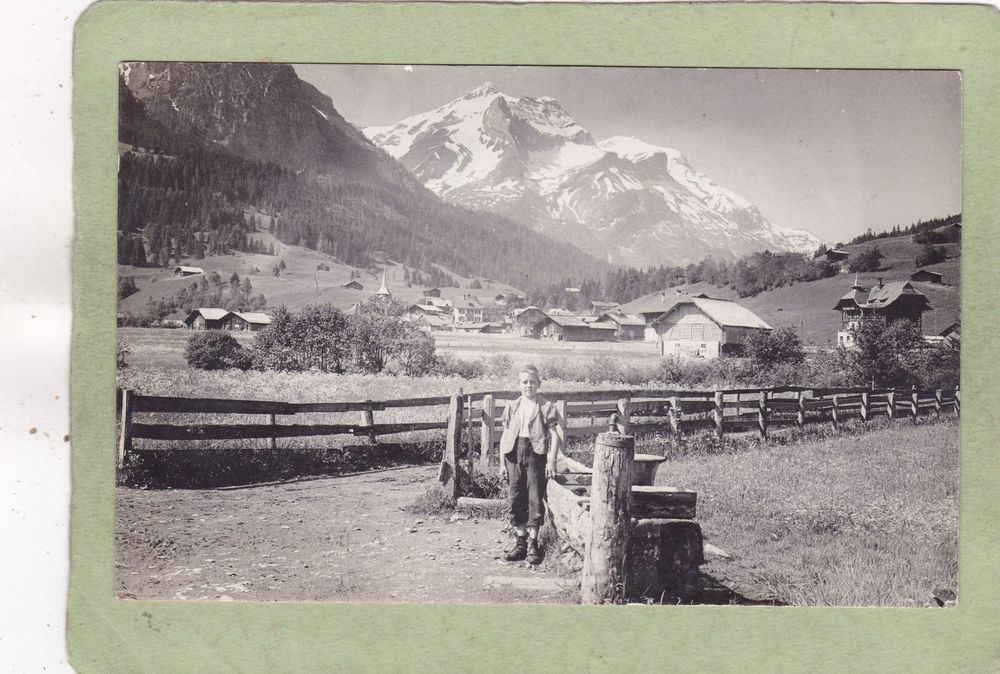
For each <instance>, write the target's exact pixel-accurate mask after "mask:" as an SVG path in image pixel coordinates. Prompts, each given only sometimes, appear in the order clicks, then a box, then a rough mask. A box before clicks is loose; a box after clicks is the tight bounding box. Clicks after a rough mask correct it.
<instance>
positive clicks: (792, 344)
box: [743, 326, 805, 373]
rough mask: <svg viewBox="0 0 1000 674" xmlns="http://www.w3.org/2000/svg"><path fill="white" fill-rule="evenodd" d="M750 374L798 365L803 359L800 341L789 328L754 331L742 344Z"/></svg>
mask: <svg viewBox="0 0 1000 674" xmlns="http://www.w3.org/2000/svg"><path fill="white" fill-rule="evenodd" d="M743 346H744V349H745V351H746V355H747V356H748V357H749V359H750V368H751V373H760V372H765V371H766V370H768V369H770V368H773V367H774V366H775V365H783V364H787V365H799V364H801V363H802V361H803V360H804V359H805V353H804V352H803V351H802V340H800V339H799V336H798V335H797V334H796V333H795V329H794V328H791V327H789V326H785V327H782V328H778V329H777V330H772V331H770V332H764V331H762V330H755V331H753V332H751V333H750V334H749V335H747V338H746V341H745V342H744V345H743Z"/></svg>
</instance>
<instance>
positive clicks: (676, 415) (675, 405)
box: [670, 396, 681, 439]
mask: <svg viewBox="0 0 1000 674" xmlns="http://www.w3.org/2000/svg"><path fill="white" fill-rule="evenodd" d="M670 430H671V431H672V432H673V434H674V439H677V438H679V437H680V435H681V399H680V398H678V397H677V396H673V397H672V398H671V399H670Z"/></svg>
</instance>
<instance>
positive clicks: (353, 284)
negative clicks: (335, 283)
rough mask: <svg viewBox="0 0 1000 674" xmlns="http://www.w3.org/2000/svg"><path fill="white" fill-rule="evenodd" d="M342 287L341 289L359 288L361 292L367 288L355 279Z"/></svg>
mask: <svg viewBox="0 0 1000 674" xmlns="http://www.w3.org/2000/svg"><path fill="white" fill-rule="evenodd" d="M340 287H341V288H358V289H359V290H364V289H365V287H364V286H363V285H361V284H360V283H359V282H358V281H356V280H355V279H351V280H350V281H348V282H347V283H343V284H341V286H340Z"/></svg>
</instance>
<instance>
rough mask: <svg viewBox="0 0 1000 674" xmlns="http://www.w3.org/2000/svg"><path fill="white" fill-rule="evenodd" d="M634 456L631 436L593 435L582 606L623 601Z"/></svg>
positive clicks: (582, 580)
mask: <svg viewBox="0 0 1000 674" xmlns="http://www.w3.org/2000/svg"><path fill="white" fill-rule="evenodd" d="M634 459H635V439H634V438H633V437H632V436H629V435H619V434H618V433H601V434H600V435H598V436H597V444H596V445H595V446H594V471H593V478H592V480H591V487H590V493H591V498H590V517H591V527H590V537H589V540H588V541H587V544H586V546H585V547H584V557H583V574H582V579H581V585H580V602H581V603H583V604H609V603H623V602H624V598H625V587H624V586H625V552H626V551H627V550H628V538H629V528H630V527H631V509H632V508H631V499H632V462H633V461H634Z"/></svg>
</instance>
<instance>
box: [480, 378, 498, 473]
mask: <svg viewBox="0 0 1000 674" xmlns="http://www.w3.org/2000/svg"><path fill="white" fill-rule="evenodd" d="M495 416H496V405H495V404H494V401H493V394H492V393H487V394H486V395H484V396H483V413H482V420H483V425H482V428H480V429H479V469H480V470H481V471H482V472H483V473H486V472H488V471H489V470H490V468H491V467H492V466H495V465H496V464H497V460H496V457H495V452H494V448H493V445H494V443H495V442H496V431H495V430H494V426H495V425H496V419H495V418H494V417H495Z"/></svg>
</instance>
